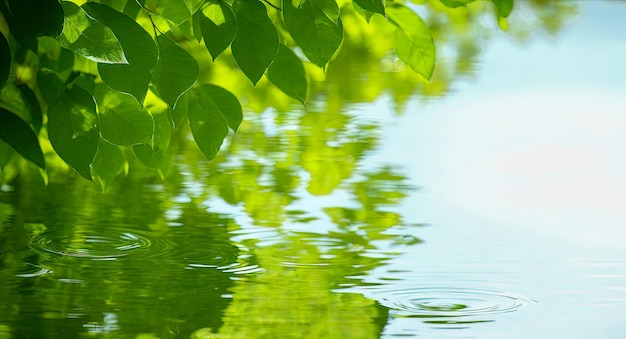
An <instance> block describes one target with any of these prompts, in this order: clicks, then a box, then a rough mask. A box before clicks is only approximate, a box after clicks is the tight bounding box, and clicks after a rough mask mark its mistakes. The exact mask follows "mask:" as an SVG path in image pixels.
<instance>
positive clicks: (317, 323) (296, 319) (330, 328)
mask: <svg viewBox="0 0 626 339" xmlns="http://www.w3.org/2000/svg"><path fill="white" fill-rule="evenodd" d="M529 4H531V5H532V6H540V5H541V4H543V5H542V6H544V7H546V8H549V9H554V8H555V7H558V6H560V5H557V4H555V2H541V1H534V2H529ZM529 6H530V5H529ZM347 11H348V10H347ZM346 15H347V19H346V22H347V21H349V20H350V19H349V17H350V14H349V13H348V14H346ZM481 15H484V10H483V12H470V13H468V15H467V16H465V17H463V16H458V12H454V11H451V10H448V9H444V8H443V7H441V6H439V7H438V5H436V4H435V5H433V11H432V13H431V14H430V15H429V16H428V20H429V22H430V24H431V27H433V32H434V34H435V35H436V39H439V41H441V42H442V44H447V43H449V44H451V45H452V46H454V47H453V49H454V50H457V51H458V54H457V57H455V58H452V59H451V60H448V61H446V60H443V61H442V62H441V63H439V64H438V65H439V66H438V68H439V71H438V73H436V74H435V77H434V78H433V82H431V83H430V84H424V83H422V82H420V80H419V79H417V78H415V76H414V75H409V73H407V72H404V71H403V70H401V69H395V68H394V67H395V66H394V65H395V64H394V63H393V60H391V62H392V63H391V64H389V65H387V64H385V63H386V62H388V61H389V60H387V59H388V58H387V59H386V58H385V56H384V55H383V54H380V53H385V51H386V50H387V48H386V47H385V46H384V45H385V44H386V43H387V42H385V41H384V40H381V41H379V42H378V43H379V44H380V45H381V46H375V45H372V44H370V42H369V41H368V39H367V35H366V36H361V37H359V36H357V35H356V34H355V33H354V32H351V31H349V30H347V31H346V35H347V37H346V42H345V47H344V52H342V54H340V55H339V56H338V58H337V60H336V62H335V64H334V65H333V66H331V67H330V68H329V70H328V79H329V82H328V83H327V84H326V85H323V86H322V85H321V84H320V83H315V84H313V87H314V89H313V93H314V96H316V97H317V98H318V101H316V102H312V103H310V107H308V108H307V111H306V112H302V111H290V112H289V113H281V112H282V111H283V110H285V111H287V109H286V108H285V107H289V106H284V107H283V108H285V109H281V107H280V105H276V103H277V102H280V100H279V99H277V96H279V95H278V94H276V95H267V96H265V95H264V94H266V93H273V92H271V90H269V89H267V88H266V87H265V88H264V87H263V84H261V85H260V89H259V91H258V92H257V93H260V94H258V95H256V96H253V95H251V94H249V92H248V90H249V89H246V88H240V89H239V91H238V93H239V94H240V95H242V96H247V95H249V104H250V107H252V109H253V110H256V111H264V110H265V109H266V108H267V107H268V106H270V103H271V105H275V106H276V107H277V109H276V111H266V113H265V114H258V115H255V114H251V115H249V116H248V117H247V118H246V120H245V121H244V123H243V124H242V126H241V128H240V129H239V131H238V133H237V134H236V135H235V136H233V137H232V138H231V139H230V140H228V143H227V144H226V145H224V147H223V148H222V151H221V153H220V154H219V155H218V157H217V158H216V160H215V161H213V162H211V163H207V162H206V161H205V160H204V158H203V156H202V155H201V153H200V152H198V151H197V150H196V148H195V146H194V145H193V142H192V141H190V140H189V139H188V138H186V137H185V133H184V131H182V132H179V133H180V135H179V137H178V138H176V139H174V140H172V154H179V155H178V156H175V157H174V162H173V164H172V165H171V167H172V168H171V169H170V170H169V173H170V174H169V176H168V177H167V179H166V180H165V181H162V180H161V179H160V178H159V177H158V175H157V173H156V172H153V171H152V170H151V169H149V168H148V167H141V165H140V164H139V163H137V164H136V165H137V166H131V168H133V169H134V170H133V171H132V172H131V173H129V175H128V176H127V177H125V178H118V179H115V180H113V182H112V183H110V187H109V188H108V190H107V192H106V193H104V194H103V193H101V192H99V191H98V189H97V187H95V185H93V184H92V183H89V182H86V181H84V180H83V179H81V178H76V177H71V176H70V177H68V175H67V172H66V171H65V170H64V169H60V170H57V171H54V170H52V169H51V173H50V179H49V181H50V182H49V184H48V185H47V186H44V185H42V181H43V180H42V179H41V177H40V175H39V172H37V171H36V170H34V169H33V168H32V166H31V167H28V166H29V165H25V164H23V163H20V164H19V165H18V167H20V166H21V167H22V168H21V171H20V177H18V178H17V179H15V180H13V181H11V182H8V183H6V185H5V186H3V187H2V192H0V282H1V284H0V336H7V337H13V338H29V337H30V338H57V337H58V338H74V337H89V336H91V335H93V336H98V337H105V338H177V337H180V338H188V337H193V338H211V337H217V336H219V337H221V338H266V337H279V338H289V337H294V338H300V337H312V338H325V337H329V338H378V337H380V335H381V333H382V331H383V328H384V326H385V324H386V322H387V317H388V309H386V308H384V307H381V306H380V305H379V304H377V303H376V302H375V301H373V300H371V299H367V298H365V297H364V296H362V295H359V294H348V293H339V292H338V291H339V290H341V289H342V288H345V287H349V286H354V285H362V284H363V282H361V281H360V280H359V277H362V276H365V275H367V274H368V272H371V270H373V269H374V268H376V267H379V266H381V265H384V264H385V261H386V260H387V259H388V258H390V257H391V256H392V255H393V254H394V253H396V252H398V251H401V249H402V248H403V247H405V246H411V245H415V244H418V243H419V242H420V241H421V240H420V239H419V229H418V228H415V227H413V226H410V225H409V224H407V221H405V220H403V217H402V215H401V214H400V213H399V212H398V211H397V210H396V207H397V206H398V204H399V203H400V202H401V201H402V199H403V198H404V197H405V196H406V195H407V194H409V192H410V191H411V190H413V188H412V187H410V186H409V185H407V183H406V181H407V179H406V178H405V176H404V175H403V174H402V172H401V171H400V170H396V169H394V167H393V164H380V163H372V162H370V161H369V160H370V159H371V155H372V154H373V153H374V152H375V151H376V148H377V145H378V144H379V142H380V140H379V138H380V135H379V133H380V123H379V122H377V120H376V119H368V118H365V117H362V116H359V114H358V112H355V113H354V114H347V113H346V111H348V110H349V108H350V106H349V104H350V103H354V102H369V101H373V100H375V99H376V98H377V97H378V96H380V95H381V94H382V93H384V92H385V91H388V92H389V93H390V94H391V96H392V97H393V99H394V101H395V102H396V103H399V104H401V103H403V102H404V101H406V99H407V98H408V97H409V96H410V95H412V94H415V93H422V94H425V95H442V94H444V93H445V92H446V91H447V88H448V86H449V83H450V82H451V81H452V80H453V79H454V78H456V77H458V76H459V75H464V74H470V75H471V73H472V69H473V65H474V64H475V60H476V58H477V56H478V52H479V51H480V48H479V44H480V41H481V40H480V39H479V38H478V35H479V33H480V32H484V30H480V29H475V30H470V29H469V27H470V23H471V21H472V20H478V19H477V18H478V17H480V16H481ZM554 17H558V16H551V17H549V18H552V19H550V20H552V21H549V23H554V19H553V18H554ZM353 19H354V18H353ZM437 23H439V25H437ZM446 23H454V24H453V25H447V24H446ZM346 25H347V24H346ZM355 25H363V23H355ZM372 25H373V26H372V27H374V28H375V27H376V26H375V25H376V23H372ZM546 25H547V24H546ZM547 26H548V27H549V28H550V27H552V26H550V25H547ZM346 27H348V26H346ZM474 28H476V27H475V26H474ZM369 29H372V28H369ZM364 32H366V33H367V32H368V29H366V30H364ZM455 32H456V33H455ZM455 34H458V36H456V37H457V38H453V37H454V36H455ZM459 37H460V38H459ZM364 50H368V51H369V52H370V53H369V54H367V53H366V54H364V53H363V51H364ZM377 53H378V54H377ZM355 55H358V56H366V57H363V58H361V57H359V58H354V56H355ZM381 58H382V59H383V63H382V64H381V63H380V62H379V61H378V60H379V59H381ZM388 66H389V67H391V68H389V67H388ZM392 66H393V67H392ZM233 81H235V82H237V78H236V77H235V78H234V80H233ZM239 83H244V84H247V82H245V81H243V82H242V81H240V82H239ZM264 91H266V92H264ZM289 109H291V108H289ZM0 146H1V145H0ZM2 159H4V157H0V160H2ZM2 165H5V164H4V163H2ZM52 167H53V168H54V166H52ZM156 167H159V171H160V173H161V174H163V173H164V172H167V171H166V170H165V169H163V168H161V167H160V166H156ZM3 170H4V172H2V173H3V176H5V177H6V178H12V177H14V176H15V175H14V174H11V173H6V171H7V170H9V171H10V168H7V167H3ZM29 173H31V174H33V175H30V176H29ZM5 334H6V335H5Z"/></svg>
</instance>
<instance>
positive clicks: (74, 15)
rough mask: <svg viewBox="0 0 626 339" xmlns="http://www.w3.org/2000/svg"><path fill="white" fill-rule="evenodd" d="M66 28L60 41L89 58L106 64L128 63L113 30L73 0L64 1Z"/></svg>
mask: <svg viewBox="0 0 626 339" xmlns="http://www.w3.org/2000/svg"><path fill="white" fill-rule="evenodd" d="M63 10H64V11H65V29H64V30H63V34H62V35H61V37H60V39H59V42H60V43H61V46H62V47H64V48H67V49H70V50H72V51H73V52H74V53H76V54H79V55H81V56H83V57H85V58H87V59H90V60H93V61H95V62H101V63H106V64H127V63H128V60H126V55H124V50H123V49H122V45H120V42H119V40H117V38H116V37H115V34H113V31H112V30H111V29H110V28H108V27H107V26H105V25H103V24H101V23H100V22H98V21H96V20H95V19H93V18H91V17H90V16H88V15H87V14H86V13H85V11H84V10H83V9H82V8H80V7H78V6H77V5H76V4H74V3H72V2H67V1H66V2H63Z"/></svg>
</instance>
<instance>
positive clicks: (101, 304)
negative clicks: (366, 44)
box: [0, 1, 626, 339]
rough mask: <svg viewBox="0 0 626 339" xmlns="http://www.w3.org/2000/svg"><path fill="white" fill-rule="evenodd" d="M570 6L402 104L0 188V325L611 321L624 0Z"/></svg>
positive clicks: (454, 326) (277, 327)
mask: <svg viewBox="0 0 626 339" xmlns="http://www.w3.org/2000/svg"><path fill="white" fill-rule="evenodd" d="M580 6H581V9H580V11H581V13H582V16H580V17H578V18H577V19H576V20H575V21H574V22H572V23H570V24H569V25H567V26H566V28H564V29H563V30H562V32H561V33H559V34H558V35H557V36H556V37H548V36H546V35H544V34H542V33H536V34H531V36H530V37H529V38H528V39H527V40H526V41H524V42H523V43H522V42H519V41H518V40H516V39H513V38H511V36H510V35H506V34H504V33H502V34H500V33H498V34H496V36H495V37H494V38H493V39H492V40H490V42H489V43H488V44H485V48H484V50H483V51H482V53H481V54H480V55H481V56H480V62H478V63H475V64H473V66H472V67H475V68H478V69H476V70H472V69H471V67H470V69H469V71H468V72H469V74H473V75H471V76H468V77H467V78H466V79H465V80H463V79H461V81H457V82H455V83H453V84H451V89H452V91H451V92H450V93H448V94H447V95H446V96H445V97H440V98H432V97H430V98H429V97H424V96H417V97H414V98H413V99H412V100H410V101H409V102H408V103H406V104H404V105H403V107H402V108H401V111H402V112H404V113H403V114H402V115H401V116H395V115H394V114H393V113H392V111H393V110H392V109H390V107H396V106H398V105H397V99H398V98H397V97H394V96H393V95H383V96H380V97H378V99H377V100H375V101H374V102H372V103H368V104H354V105H347V104H346V106H347V107H349V112H345V113H344V112H341V110H332V109H329V110H327V111H325V110H323V109H318V106H323V105H322V103H311V104H310V108H309V110H308V111H307V112H304V111H303V110H302V109H299V108H295V109H293V110H291V111H290V112H288V113H282V112H276V111H272V110H267V111H266V112H264V113H263V114H258V115H256V114H249V115H248V121H247V122H245V123H244V124H243V125H242V129H241V131H240V132H239V133H238V135H237V136H236V137H235V138H234V140H232V141H231V142H230V143H229V144H228V145H226V146H225V147H224V149H223V152H222V153H221V155H220V157H219V159H218V160H217V161H215V162H213V163H210V164H209V163H206V162H204V161H202V160H200V159H201V156H200V155H199V153H198V152H196V151H194V149H193V146H192V145H191V144H190V143H189V141H188V140H183V141H181V144H180V145H179V147H180V149H181V150H183V151H182V153H183V154H184V156H183V157H181V158H180V159H179V161H177V166H178V167H177V171H175V173H173V174H172V175H171V176H170V177H169V178H168V180H167V181H165V182H161V181H160V180H159V179H157V178H155V177H154V175H151V174H149V173H143V172H142V171H137V172H132V173H131V174H130V175H129V177H127V178H122V179H119V181H118V182H117V183H114V184H113V185H112V187H111V188H110V189H109V191H108V192H107V193H105V194H103V193H101V192H99V191H98V189H97V188H96V187H94V185H92V184H90V183H86V182H84V180H83V179H81V178H72V177H67V176H66V175H65V174H64V173H61V174H58V173H57V174H53V175H51V179H50V184H49V185H48V186H47V187H42V186H41V185H40V183H38V182H32V181H30V180H28V179H27V178H25V179H22V180H19V181H17V182H15V183H14V184H12V185H4V186H2V188H1V190H0V221H1V226H0V282H1V284H0V338H84V337H99V338H100V337H101V338H142V339H146V338H381V337H382V338H395V337H426V338H555V337H558V338H620V337H623V336H624V334H625V333H626V320H624V319H626V318H625V317H624V316H623V309H624V306H626V288H625V286H626V259H625V258H626V250H625V249H624V247H623V239H624V235H625V233H626V227H625V226H624V221H625V219H626V218H625V215H624V212H623V210H624V208H623V206H624V201H626V199H625V197H624V193H623V188H624V186H625V185H626V182H625V181H624V179H623V173H624V171H623V170H624V167H625V165H626V162H625V161H624V157H623V155H622V153H623V146H624V145H626V140H624V137H623V133H622V130H623V127H625V126H626V124H625V122H626V121H625V119H626V118H624V117H623V112H621V107H624V106H625V105H624V104H625V103H624V96H623V93H626V92H625V90H626V81H625V80H624V79H623V74H622V73H623V72H620V70H621V68H620V67H621V63H622V60H624V57H626V49H625V48H624V47H623V46H622V44H621V41H622V40H623V39H622V37H621V36H620V34H617V33H616V32H621V31H623V30H620V29H618V27H622V28H623V27H624V24H623V23H622V21H621V17H620V16H619V15H617V13H622V14H626V13H624V12H625V11H626V6H625V5H624V4H621V3H619V2H613V1H610V2H609V1H607V2H600V1H595V2H582V3H580ZM550 18H552V19H553V20H556V17H555V16H552V17H551V16H550V15H547V16H546V17H545V18H544V19H545V20H548V21H549V20H550ZM479 45H480V44H479ZM465 52H467V51H465ZM444 54H445V53H444ZM503 60H505V61H506V62H503ZM339 61H340V62H341V60H339ZM442 65H445V64H442ZM590 65H593V67H591V66H590ZM390 67H391V66H390ZM442 67H443V66H442ZM463 67H468V66H467V65H465V66H463ZM372 76H374V75H372ZM433 88H434V87H433ZM433 88H427V89H423V90H424V91H430V92H433V91H435V90H434V89H433ZM394 93H395V94H398V92H394ZM341 95H345V96H346V97H345V98H344V99H345V100H347V102H350V100H353V101H356V102H358V101H368V100H365V99H364V98H363V97H361V95H363V94H362V92H360V91H356V90H354V89H351V88H342V94H341ZM398 95H400V94H398ZM353 96H356V98H354V97H353ZM400 96H401V95H400ZM346 98H348V99H349V100H348V99H346ZM331 99H332V98H331ZM331 99H329V100H331Z"/></svg>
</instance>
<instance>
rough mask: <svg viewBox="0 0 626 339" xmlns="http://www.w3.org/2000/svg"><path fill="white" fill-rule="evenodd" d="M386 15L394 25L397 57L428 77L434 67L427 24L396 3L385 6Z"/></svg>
mask: <svg viewBox="0 0 626 339" xmlns="http://www.w3.org/2000/svg"><path fill="white" fill-rule="evenodd" d="M387 17H388V18H389V20H390V21H391V22H392V23H393V24H394V25H396V33H395V47H396V53H397V54H398V57H399V58H400V59H401V60H402V61H404V63H406V64H407V65H409V67H411V68H412V69H413V70H414V71H415V72H416V73H418V74H421V75H422V76H424V77H425V78H426V79H430V77H431V76H432V74H433V70H434V69H435V44H434V42H433V37H432V35H431V33H430V30H429V29H428V26H426V24H425V23H424V21H423V20H422V18H420V17H419V15H417V14H416V13H415V12H413V11H412V10H411V9H409V8H408V7H405V6H403V5H400V4H398V3H391V4H390V5H389V6H387Z"/></svg>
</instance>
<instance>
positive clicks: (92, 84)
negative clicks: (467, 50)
mask: <svg viewBox="0 0 626 339" xmlns="http://www.w3.org/2000/svg"><path fill="white" fill-rule="evenodd" d="M472 2H473V1H472V0H441V3H443V5H445V6H448V7H450V8H457V7H462V6H465V5H468V4H469V6H473V5H474V4H473V3H472ZM493 3H494V5H495V8H496V10H497V13H498V15H499V17H500V18H501V19H502V20H504V18H506V17H507V16H508V15H509V14H510V12H511V9H512V5H513V1H512V0H493ZM79 4H80V5H79ZM492 8H493V7H492ZM354 10H356V11H357V12H358V13H359V14H360V15H361V16H362V17H363V18H361V19H359V20H360V22H356V21H355V17H354V13H355V12H354ZM458 10H460V9H458ZM0 12H1V13H2V16H3V18H0V24H2V25H0V31H1V32H0V33H2V34H1V35H2V36H0V87H3V90H2V95H1V96H0V107H2V109H3V111H2V119H3V124H4V125H5V127H3V128H4V129H3V130H2V133H0V142H3V143H2V144H0V146H1V147H0V148H2V149H1V151H2V154H3V158H2V160H3V161H2V162H0V166H2V169H3V170H4V167H6V165H7V164H8V161H9V160H7V159H11V158H12V156H10V154H13V153H11V152H12V151H10V148H12V149H13V150H14V151H16V152H17V153H18V154H19V155H21V156H22V157H24V158H25V159H27V160H30V161H31V162H33V163H35V164H36V165H37V166H39V167H41V168H44V167H46V166H45V165H46V162H48V163H49V162H59V158H60V159H62V160H63V162H65V163H66V164H67V165H69V166H70V167H71V168H73V169H75V170H76V171H77V172H78V173H79V174H80V175H81V176H83V177H84V178H87V179H89V180H92V178H96V179H97V181H98V182H99V183H100V184H101V185H102V186H103V187H106V186H108V185H109V183H110V182H111V181H112V180H114V178H115V177H116V176H118V175H119V174H120V173H123V172H124V171H123V169H127V166H128V164H129V163H131V161H130V160H131V158H132V157H133V156H134V157H136V158H137V159H139V160H140V162H141V163H143V164H145V165H147V166H148V167H151V168H153V169H155V170H156V171H157V172H158V173H159V174H160V175H161V177H165V176H166V175H167V173H168V171H169V165H170V163H171V160H172V159H173V155H174V153H175V151H174V150H173V149H172V148H171V144H172V142H171V141H172V139H173V138H176V137H178V136H180V135H181V133H188V132H189V130H190V132H191V135H192V136H193V138H194V141H195V143H196V145H197V146H198V148H199V149H200V151H202V153H203V154H204V156H206V157H207V158H208V159H209V160H211V159H213V158H214V157H215V156H216V154H217V153H218V151H219V149H220V147H221V145H222V144H223V141H224V139H225V138H226V137H227V136H228V134H229V133H231V132H229V128H230V130H232V131H233V132H235V131H236V130H237V129H238V127H239V125H240V123H241V121H242V106H241V104H240V99H241V97H237V96H235V95H234V94H232V93H233V92H235V93H237V94H239V95H240V93H241V91H238V89H240V88H241V86H242V85H241V82H239V80H237V79H239V78H240V75H241V76H245V78H247V79H249V80H250V82H251V83H252V85H254V86H257V87H258V89H257V90H259V91H267V88H268V87H267V86H268V84H270V83H271V84H272V86H275V87H273V89H272V90H279V91H281V92H283V93H284V94H286V95H287V96H289V97H291V98H293V99H295V100H297V101H299V102H300V103H302V104H305V103H306V100H307V97H308V96H309V92H310V91H312V89H311V88H310V86H311V83H312V80H311V79H312V78H315V79H316V80H317V79H319V78H320V77H322V78H323V77H324V76H325V74H324V72H326V71H327V70H328V65H329V63H331V65H332V62H331V60H333V58H336V56H337V55H338V53H339V51H340V49H341V47H342V46H343V45H344V44H346V38H347V37H348V36H347V35H348V34H354V32H355V31H358V30H361V31H362V32H363V39H365V37H367V39H369V41H368V42H369V45H370V46H371V51H368V52H365V53H366V54H364V55H363V56H364V57H365V55H367V53H372V54H373V55H376V58H379V59H380V58H382V57H383V56H384V55H385V53H387V54H388V50H389V49H392V48H394V49H395V52H396V56H397V57H398V58H399V59H400V60H402V61H403V62H404V63H405V64H406V65H408V66H409V67H410V68H411V69H412V70H413V71H414V72H415V73H417V74H419V75H421V76H422V77H423V78H425V79H427V80H428V79H431V78H432V77H433V72H434V68H435V54H436V53H435V43H434V42H433V37H432V36H433V34H432V33H431V30H430V29H429V27H428V26H427V24H426V23H425V22H424V21H423V20H422V18H421V17H420V15H418V14H417V13H416V12H415V11H414V10H413V8H411V7H409V6H407V5H405V4H404V2H403V1H394V2H392V1H382V0H353V2H349V1H345V0H341V1H339V0H282V1H274V2H272V1H264V0H184V1H180V0H139V1H134V0H133V1H131V0H117V1H99V2H93V1H87V2H84V1H76V2H74V1H63V2H59V1H58V0H5V1H0ZM340 13H341V14H340ZM344 25H347V26H346V27H344ZM368 25H370V26H371V27H368ZM376 25H382V26H380V27H379V26H376ZM374 27H376V28H374ZM380 28H382V29H380ZM379 29H380V31H381V36H385V35H383V34H386V33H384V32H389V30H394V31H395V43H394V44H393V45H387V44H386V42H385V43H382V40H381V41H380V42H377V41H376V38H375V37H376V36H375V35H372V36H370V35H369V34H370V33H366V31H369V30H379ZM349 30H350V31H349ZM385 39H386V38H385ZM202 45H204V47H202ZM379 46H387V47H386V48H387V50H386V51H382V52H379V51H377V48H379ZM205 48H206V50H205ZM207 52H208V53H207ZM218 56H221V57H220V58H219V59H218ZM364 60H367V59H364ZM355 62H356V61H355ZM379 62H380V60H379ZM224 65H230V66H228V67H231V68H232V67H234V69H235V70H237V72H238V73H239V75H237V74H236V73H237V72H234V73H228V75H223V74H224V73H223V72H222V73H219V72H220V70H222V69H223V67H224ZM313 65H315V66H317V67H312V66H313ZM368 67H369V66H368ZM318 70H321V71H322V72H319V71H318ZM219 74H222V75H221V76H220V75H219ZM264 76H265V78H266V80H269V82H268V81H264V79H263V78H264ZM354 81H360V80H358V79H356V78H355V79H354ZM248 85H249V83H248ZM249 86H251V85H249ZM270 88H271V87H270ZM410 88H413V87H410ZM260 93H263V92H260ZM268 98H271V96H270V97H268ZM286 98H287V97H285V99H286ZM268 100H270V99H268ZM292 103H293V102H292ZM272 104H274V105H282V103H280V102H275V103H272ZM184 122H188V124H186V123H184ZM187 126H188V127H187ZM186 128H189V129H186ZM47 139H48V140H49V143H48V140H47ZM7 145H8V146H7ZM49 145H51V146H52V148H50V147H49ZM9 146H10V148H7V147H9ZM42 150H43V151H42ZM41 154H46V157H45V160H42V157H41V156H40V155H41ZM55 154H56V155H55ZM57 155H58V157H57Z"/></svg>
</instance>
